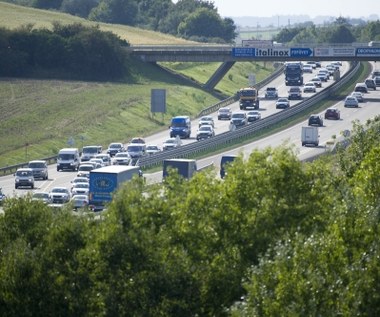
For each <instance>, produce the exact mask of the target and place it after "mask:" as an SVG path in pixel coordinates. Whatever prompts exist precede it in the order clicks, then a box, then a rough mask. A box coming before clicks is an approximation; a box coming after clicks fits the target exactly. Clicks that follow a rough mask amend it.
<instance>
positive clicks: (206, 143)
mask: <svg viewBox="0 0 380 317" xmlns="http://www.w3.org/2000/svg"><path fill="white" fill-rule="evenodd" d="M359 68H360V63H358V62H353V63H351V65H350V69H349V70H348V72H347V73H346V74H345V75H344V76H342V77H341V79H340V80H339V81H337V82H335V83H334V84H332V85H331V86H330V87H328V88H326V89H324V90H323V91H321V92H319V93H317V94H315V95H313V96H312V97H310V98H308V99H306V100H304V101H302V102H300V103H298V104H297V105H295V106H293V107H290V108H288V109H285V110H283V111H281V112H277V113H275V114H272V115H270V116H268V117H265V118H263V119H260V120H258V121H256V122H253V123H251V124H249V125H247V126H244V127H242V128H239V129H236V130H235V131H228V132H224V133H221V134H218V135H216V136H214V137H212V138H209V139H205V140H202V141H199V142H194V143H190V144H186V145H183V146H180V147H178V148H176V149H173V150H169V151H163V152H160V153H157V154H154V155H151V156H149V157H142V158H141V160H140V166H141V167H142V168H151V167H154V166H158V165H162V161H163V160H165V159H170V158H190V157H196V156H197V155H199V154H201V153H207V152H212V151H213V150H216V149H219V148H221V147H223V146H228V145H233V144H235V143H239V142H240V141H241V140H246V139H249V138H252V137H254V136H255V135H256V134H257V133H258V132H260V131H263V130H265V129H268V128H270V127H272V126H274V125H276V124H279V123H281V122H282V121H285V120H287V119H289V118H291V117H293V116H296V115H297V114H299V113H302V112H304V111H306V110H308V109H309V108H311V107H313V106H314V105H315V104H316V103H318V102H319V101H321V100H323V99H325V98H327V97H329V96H331V95H333V94H334V93H335V92H337V91H338V90H339V89H341V88H342V86H344V85H345V84H346V83H348V82H349V81H350V80H351V78H352V77H353V76H354V75H355V74H356V73H357V72H358V71H359Z"/></svg>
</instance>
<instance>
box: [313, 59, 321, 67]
mask: <svg viewBox="0 0 380 317" xmlns="http://www.w3.org/2000/svg"><path fill="white" fill-rule="evenodd" d="M314 63H315V67H316V68H321V67H322V63H321V62H319V61H318V62H317V61H314Z"/></svg>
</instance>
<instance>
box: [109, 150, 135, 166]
mask: <svg viewBox="0 0 380 317" xmlns="http://www.w3.org/2000/svg"><path fill="white" fill-rule="evenodd" d="M130 162H131V156H130V155H129V153H128V152H120V153H116V154H115V156H114V157H113V158H112V165H129V163H130Z"/></svg>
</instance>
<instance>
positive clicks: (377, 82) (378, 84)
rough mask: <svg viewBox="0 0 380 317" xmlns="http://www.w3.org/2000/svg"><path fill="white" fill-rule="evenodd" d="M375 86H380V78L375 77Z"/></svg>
mask: <svg viewBox="0 0 380 317" xmlns="http://www.w3.org/2000/svg"><path fill="white" fill-rule="evenodd" d="M375 84H376V86H380V76H376V77H375Z"/></svg>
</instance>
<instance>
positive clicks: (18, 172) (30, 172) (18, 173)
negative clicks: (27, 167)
mask: <svg viewBox="0 0 380 317" xmlns="http://www.w3.org/2000/svg"><path fill="white" fill-rule="evenodd" d="M32 175H33V172H32V171H17V172H16V176H22V177H27V176H32Z"/></svg>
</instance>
